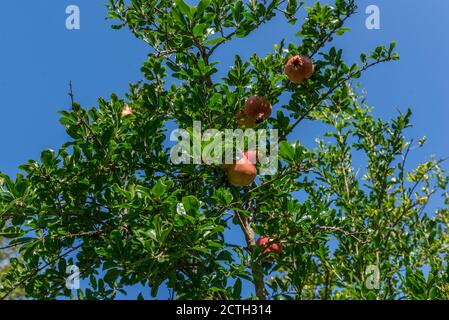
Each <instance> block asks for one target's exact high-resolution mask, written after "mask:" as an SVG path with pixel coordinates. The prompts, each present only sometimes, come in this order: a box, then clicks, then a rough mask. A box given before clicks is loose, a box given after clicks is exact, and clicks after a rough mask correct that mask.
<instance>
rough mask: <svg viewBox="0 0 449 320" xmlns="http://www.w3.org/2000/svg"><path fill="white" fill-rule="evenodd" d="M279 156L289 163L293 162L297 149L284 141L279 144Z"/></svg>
mask: <svg viewBox="0 0 449 320" xmlns="http://www.w3.org/2000/svg"><path fill="white" fill-rule="evenodd" d="M279 155H280V156H281V158H283V159H284V160H286V161H288V162H293V161H294V159H295V148H294V147H293V146H292V145H291V144H290V143H288V142H287V141H282V142H281V143H280V144H279Z"/></svg>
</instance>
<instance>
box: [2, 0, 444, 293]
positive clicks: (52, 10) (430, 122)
mask: <svg viewBox="0 0 449 320" xmlns="http://www.w3.org/2000/svg"><path fill="white" fill-rule="evenodd" d="M191 2H194V1H191ZM309 2H310V1H309ZM322 2H324V1H322ZM104 3H106V0H96V1H92V0H70V1H67V0H58V1H55V0H39V1H36V0H23V1H20V2H18V1H4V3H2V13H3V14H2V19H0V96H1V100H0V130H1V133H2V139H0V171H3V172H6V173H8V174H10V175H15V173H17V166H18V165H19V164H21V163H24V162H26V161H27V160H28V159H37V158H38V157H39V154H40V151H41V150H43V149H45V148H53V149H58V148H59V146H60V145H61V144H62V143H63V142H65V141H66V140H67V139H68V137H67V136H66V134H65V132H64V129H63V127H62V126H61V125H60V124H59V123H58V119H59V116H58V114H57V113H56V112H57V110H60V109H65V108H68V103H69V101H68V96H67V91H68V82H69V80H72V81H73V85H74V92H75V96H76V99H77V100H78V101H79V102H80V103H81V105H83V106H84V107H91V106H95V105H96V102H97V99H98V97H105V98H107V97H109V95H110V93H113V92H115V93H117V94H118V95H120V96H123V95H124V93H125V92H126V91H127V88H128V83H129V82H135V81H137V80H139V79H142V74H141V72H140V66H141V65H142V63H143V61H144V60H145V58H146V55H147V53H148V52H149V49H148V48H147V47H146V45H145V44H143V43H142V42H140V41H138V40H136V39H134V38H133V36H132V35H131V33H130V32H128V31H127V30H121V31H115V30H112V29H111V28H110V22H108V21H105V17H106V9H105V7H104ZM358 3H359V13H358V14H357V15H356V16H355V17H353V18H352V19H351V20H350V22H349V26H350V27H351V28H352V32H350V33H348V34H346V35H345V36H344V37H341V38H338V39H337V41H336V42H335V46H337V48H342V49H344V57H345V58H346V60H347V62H348V63H349V62H352V61H355V60H356V59H358V56H359V54H360V52H361V51H368V50H369V49H371V48H374V47H375V46H377V45H380V44H388V43H389V42H390V41H392V40H395V41H397V42H398V46H397V50H398V51H399V53H400V56H401V60H400V61H398V62H393V63H389V64H385V65H381V66H379V67H377V68H375V69H372V70H370V71H368V72H367V73H366V74H365V75H364V76H363V77H362V78H361V79H360V82H361V84H362V87H363V88H366V90H367V102H368V104H370V105H372V106H375V107H376V109H375V111H374V113H375V114H376V115H377V116H380V117H382V118H390V117H393V116H394V115H395V112H396V109H399V110H403V111H405V110H406V109H407V108H408V107H411V108H412V109H413V112H414V116H413V119H412V122H413V124H414V127H413V128H412V129H411V130H409V131H408V136H409V137H415V138H419V137H421V136H423V135H426V136H427V138H428V143H427V146H426V147H425V148H424V149H422V150H421V151H419V152H417V153H415V154H414V155H413V156H412V161H413V162H415V163H416V161H419V160H427V159H429V158H430V155H431V154H436V155H437V156H438V157H447V156H449V148H448V142H447V141H448V137H449V126H448V125H447V119H448V118H449V109H448V103H449V81H448V76H447V73H448V72H449V59H448V57H449V39H447V37H446V36H445V34H446V32H447V30H449V19H447V12H449V1H447V0H428V1H418V0H394V1H391V0H374V1H365V0H360V1H358ZM70 4H76V5H78V6H79V8H80V10H81V29H80V30H74V31H69V30H67V29H66V28H65V19H66V14H65V8H66V7H67V6H68V5H70ZM370 4H374V5H377V6H379V8H380V11H381V29H380V30H368V29H366V28H365V19H366V17H367V15H366V14H365V8H366V6H368V5H370ZM299 17H300V20H301V19H303V17H304V13H301V14H300V15H299ZM296 31H297V27H296V26H291V25H288V24H286V23H285V21H284V19H283V18H278V19H275V20H273V21H272V22H270V23H268V24H265V25H263V26H262V27H261V28H260V29H259V30H258V31H256V32H255V33H254V34H252V35H250V36H249V37H247V38H245V39H239V40H236V41H234V42H232V43H231V44H230V45H227V46H225V47H223V48H221V49H220V50H218V51H217V56H216V60H219V61H220V65H219V68H220V72H222V74H224V73H225V72H227V70H228V68H229V66H230V65H232V62H233V57H234V54H236V53H238V54H240V55H241V56H242V58H243V59H245V58H248V57H249V56H250V55H251V54H252V53H254V52H257V53H258V54H259V55H264V54H265V53H267V52H269V51H271V50H272V48H273V44H275V43H277V42H279V41H280V40H281V38H282V37H284V38H286V39H287V40H289V41H294V42H297V41H298V39H297V38H295V37H294V34H295V32H296ZM320 134H322V132H321V130H320V128H318V127H316V126H314V125H313V124H307V123H305V124H303V125H302V127H301V128H299V129H298V130H297V131H296V132H295V136H294V137H293V138H300V139H301V140H302V141H305V143H307V141H309V142H311V141H313V139H314V138H315V137H316V136H318V135H320ZM445 168H446V169H447V168H448V166H447V164H446V165H445ZM233 236H234V235H233ZM239 241H241V238H239V239H235V242H239ZM248 290H250V288H245V292H248ZM136 292H138V290H131V294H130V296H128V298H133V297H135V296H136ZM146 296H147V295H146Z"/></svg>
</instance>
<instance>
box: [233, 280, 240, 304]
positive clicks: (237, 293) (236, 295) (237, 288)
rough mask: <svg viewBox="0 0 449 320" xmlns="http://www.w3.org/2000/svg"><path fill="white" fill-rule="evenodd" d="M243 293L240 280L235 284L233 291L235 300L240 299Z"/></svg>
mask: <svg viewBox="0 0 449 320" xmlns="http://www.w3.org/2000/svg"><path fill="white" fill-rule="evenodd" d="M241 293H242V280H241V279H240V278H238V279H237V280H236V281H235V283H234V288H233V290H232V296H233V298H234V299H240V295H241Z"/></svg>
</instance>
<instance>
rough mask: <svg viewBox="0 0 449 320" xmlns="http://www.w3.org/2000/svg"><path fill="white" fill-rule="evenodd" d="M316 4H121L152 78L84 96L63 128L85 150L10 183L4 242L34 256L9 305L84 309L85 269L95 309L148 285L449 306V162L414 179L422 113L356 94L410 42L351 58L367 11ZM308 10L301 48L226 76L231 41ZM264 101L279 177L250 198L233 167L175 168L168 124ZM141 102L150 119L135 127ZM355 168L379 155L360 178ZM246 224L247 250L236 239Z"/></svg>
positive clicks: (214, 124) (52, 155)
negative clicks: (222, 55) (295, 62)
mask: <svg viewBox="0 0 449 320" xmlns="http://www.w3.org/2000/svg"><path fill="white" fill-rule="evenodd" d="M304 5H305V3H304V1H295V0H291V1H285V0H272V1H267V0H263V1H256V0H250V1H247V2H243V1H230V0H201V1H198V2H197V3H196V6H194V5H191V4H188V3H187V2H185V1H184V0H176V1H174V3H173V2H172V1H171V0H170V1H167V0H150V1H148V0H131V1H129V2H128V3H125V1H124V0H110V1H109V4H108V10H109V17H110V18H112V19H116V20H118V21H119V24H117V25H115V26H114V28H122V27H127V28H129V29H130V30H131V31H132V32H133V34H134V35H135V36H136V37H137V38H139V39H141V40H143V41H145V42H146V43H148V45H149V46H150V47H151V48H152V53H151V54H150V55H149V56H148V59H147V61H145V62H144V64H143V67H142V72H143V73H144V75H145V78H146V81H143V82H139V83H136V84H132V85H131V86H130V88H129V92H128V94H127V95H126V97H125V98H119V97H118V96H116V95H114V94H113V95H112V96H111V97H110V99H109V100H104V99H100V100H99V102H98V108H92V109H90V110H86V109H83V108H82V107H81V106H80V105H79V104H77V103H76V102H75V101H72V106H71V109H70V110H68V111H67V110H66V111H61V120H60V121H61V123H62V124H63V125H64V126H65V128H66V130H67V133H68V135H69V136H70V137H71V140H70V141H68V142H67V143H65V144H64V145H63V146H62V147H61V148H60V149H59V150H57V151H53V150H45V151H43V152H42V154H41V157H40V159H39V161H29V162H28V163H26V164H24V165H21V166H20V169H21V171H22V173H21V174H19V175H17V177H16V178H15V179H11V178H10V177H8V176H7V175H5V174H1V176H0V236H3V237H5V238H7V239H9V240H8V241H7V243H8V245H16V246H17V248H18V249H19V253H20V259H11V268H9V269H8V271H7V272H6V275H4V276H3V277H2V278H1V287H0V293H1V296H2V297H3V298H6V297H8V296H9V295H10V293H11V292H13V291H14V290H15V288H17V287H23V288H24V289H25V291H26V295H27V296H29V297H31V298H57V297H60V296H68V297H74V296H73V292H71V290H69V289H67V288H66V287H65V279H66V277H67V274H66V267H67V266H68V265H72V264H76V265H77V266H78V267H79V269H80V272H81V276H82V278H83V279H85V281H87V282H88V283H89V286H88V287H85V288H81V289H80V290H78V292H77V297H78V298H85V299H113V298H114V297H116V295H117V293H118V292H122V293H126V291H125V290H124V287H125V286H129V285H135V284H139V283H140V284H142V285H144V286H146V287H148V288H149V289H150V291H151V294H152V296H153V297H155V296H156V295H157V294H158V290H159V288H160V287H161V285H162V284H165V285H166V286H167V287H168V288H169V290H171V293H172V297H176V298H179V299H225V298H234V299H240V298H242V283H243V282H244V281H249V282H252V283H254V285H255V293H254V295H253V296H252V297H251V298H259V299H264V298H270V299H280V298H282V299H403V298H409V299H447V298H449V286H448V280H449V267H448V264H447V253H448V236H447V232H446V231H447V227H448V224H449V211H448V209H447V207H445V208H442V209H439V210H437V213H436V214H435V215H429V214H428V211H427V210H426V208H427V204H428V203H429V201H430V199H431V197H432V196H434V195H438V196H440V195H443V196H444V197H445V203H446V205H447V203H448V201H449V196H448V194H447V192H446V190H447V183H448V178H447V176H446V174H445V173H444V172H443V170H442V169H441V160H437V159H432V160H430V161H427V162H424V163H421V164H420V165H419V166H417V167H416V168H415V169H411V170H410V169H408V162H407V158H408V156H409V153H410V152H412V151H413V150H414V149H415V148H419V147H420V146H422V145H423V143H424V140H420V141H419V143H418V144H415V143H414V142H413V141H408V140H406V138H405V137H404V130H406V129H407V128H408V127H409V126H410V117H411V112H410V111H408V112H407V113H405V114H398V116H397V117H396V118H395V119H392V120H390V121H384V120H382V119H377V118H375V117H374V115H373V114H372V110H371V109H370V108H369V107H367V105H366V103H365V101H364V99H363V96H362V95H360V94H359V93H358V90H357V86H356V85H355V84H354V83H353V82H354V81H356V79H358V78H359V77H360V76H361V74H362V73H363V72H364V71H365V70H367V69H369V68H371V67H373V66H375V65H377V64H379V63H383V62H387V61H392V60H397V59H398V58H399V57H398V55H397V53H396V52H394V45H395V44H394V43H392V44H391V45H390V46H389V47H385V46H379V47H377V48H375V49H374V50H373V51H372V52H370V53H363V54H361V56H360V61H359V62H357V63H353V64H347V63H346V62H345V61H343V59H342V50H339V49H337V48H335V47H332V46H331V45H330V43H331V42H332V40H333V38H334V37H335V36H341V35H343V34H344V33H346V32H348V31H349V29H348V28H347V27H345V24H344V23H345V21H346V20H347V19H348V18H349V17H350V16H352V15H353V14H354V13H355V10H356V5H355V3H354V1H352V0H336V1H335V4H334V5H333V6H330V5H323V4H320V3H319V2H315V3H314V5H313V6H311V7H304ZM299 10H306V11H307V14H308V18H307V19H306V20H305V22H304V23H303V24H302V26H298V28H299V31H298V33H297V36H298V37H300V39H301V44H300V45H296V44H294V43H290V44H288V45H287V44H286V43H285V41H284V40H280V42H279V44H278V45H276V46H275V49H274V52H272V53H269V54H267V55H266V56H263V57H261V56H258V55H256V54H254V55H253V56H252V57H251V58H250V59H249V61H243V60H242V58H241V57H240V56H239V55H236V56H235V63H234V66H233V67H232V68H231V69H230V70H229V72H228V74H227V75H226V76H225V77H224V78H223V79H216V78H217V77H216V76H217V72H218V69H219V68H220V64H219V61H215V60H214V57H215V56H214V53H215V51H216V49H217V48H218V47H220V46H224V45H226V44H228V43H229V42H230V41H231V40H232V39H234V38H243V37H246V36H247V35H249V34H250V33H251V32H252V31H254V30H256V29H257V28H258V27H260V26H261V25H262V24H264V23H269V21H270V20H271V19H272V18H273V17H274V16H275V15H276V14H281V15H283V16H285V18H286V19H287V20H288V21H289V23H292V24H295V23H297V22H298V21H297V18H296V16H297V12H298V11H299ZM325 47H326V48H329V49H327V50H325V49H324V48H325ZM296 54H304V55H308V56H310V57H311V58H313V59H314V63H315V64H316V71H315V74H314V76H313V77H312V78H311V79H310V80H308V81H306V82H304V83H302V84H301V85H299V86H297V85H294V84H292V83H290V82H289V81H288V80H287V77H286V76H285V75H284V74H283V66H284V64H285V63H286V61H287V59H288V58H289V57H290V56H293V55H296ZM285 93H287V94H288V95H289V98H288V103H287V104H284V105H281V102H280V101H281V100H282V99H281V95H282V94H285ZM253 94H262V95H264V96H266V97H267V98H268V99H269V100H270V101H271V102H272V104H273V105H276V110H277V113H276V114H275V116H274V117H272V118H271V119H270V120H269V121H268V122H266V123H263V124H261V125H260V126H259V128H276V129H278V130H279V133H280V137H281V140H282V142H281V144H280V159H279V170H278V172H276V173H275V174H273V175H272V176H264V177H260V179H259V181H258V183H255V184H253V185H251V186H248V187H244V188H237V187H232V186H230V185H229V184H228V183H227V182H226V179H225V176H224V173H223V170H222V168H221V167H220V166H217V165H193V164H192V165H174V164H173V163H171V162H170V159H169V149H168V147H167V145H166V144H165V140H166V138H167V134H168V133H167V131H166V130H167V129H166V128H167V123H168V122H170V121H175V122H176V124H177V125H178V127H180V128H184V129H188V130H190V129H191V126H192V123H193V121H202V125H203V128H204V129H206V128H215V129H218V130H224V129H226V128H235V126H236V124H235V114H236V113H237V112H238V111H240V110H241V108H242V105H243V103H244V101H245V100H246V99H247V98H248V97H249V96H250V95H253ZM72 98H73V95H72ZM282 101H283V100H282ZM125 105H129V106H131V107H132V110H133V113H132V114H131V115H129V116H126V117H123V116H122V115H121V112H122V110H123V108H124V106H125ZM304 121H313V122H315V123H317V124H318V123H320V124H324V125H325V128H326V130H327V132H326V133H324V134H323V135H322V136H321V137H317V145H316V147H315V148H313V149H309V148H306V147H305V146H303V145H301V144H300V143H298V142H294V143H291V142H288V138H289V136H290V135H291V134H292V133H293V132H294V131H295V129H296V128H297V127H298V126H299V125H300V124H301V123H303V122H304ZM355 157H357V158H361V159H364V160H365V163H364V165H363V166H362V167H361V168H360V169H358V170H359V171H358V170H357V169H356V166H355V164H354V158H355ZM181 204H182V205H181ZM232 224H237V226H239V227H240V228H241V229H242V232H243V233H244V236H245V239H246V241H247V246H239V245H235V244H232V243H229V239H227V238H226V236H225V230H226V229H227V228H229V227H230V226H231V225H232ZM256 235H266V236H269V237H270V238H272V239H273V240H272V241H277V242H280V243H282V245H283V248H284V252H283V253H282V255H280V256H276V255H273V254H271V256H270V253H263V252H262V250H260V248H258V247H256V246H254V244H255V238H256ZM369 266H376V267H377V268H378V269H379V272H380V281H379V286H378V287H376V288H374V289H373V288H370V287H369V286H367V285H366V282H367V280H369V277H370V275H369V274H368V273H367V272H366V270H367V267H369Z"/></svg>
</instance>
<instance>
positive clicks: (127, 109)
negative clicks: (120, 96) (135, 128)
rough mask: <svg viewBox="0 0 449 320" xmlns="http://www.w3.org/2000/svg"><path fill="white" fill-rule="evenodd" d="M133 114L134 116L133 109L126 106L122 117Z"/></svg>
mask: <svg viewBox="0 0 449 320" xmlns="http://www.w3.org/2000/svg"><path fill="white" fill-rule="evenodd" d="M131 114H133V109H132V108H131V107H130V106H128V105H125V106H124V107H123V110H122V117H126V116H129V115H131Z"/></svg>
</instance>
